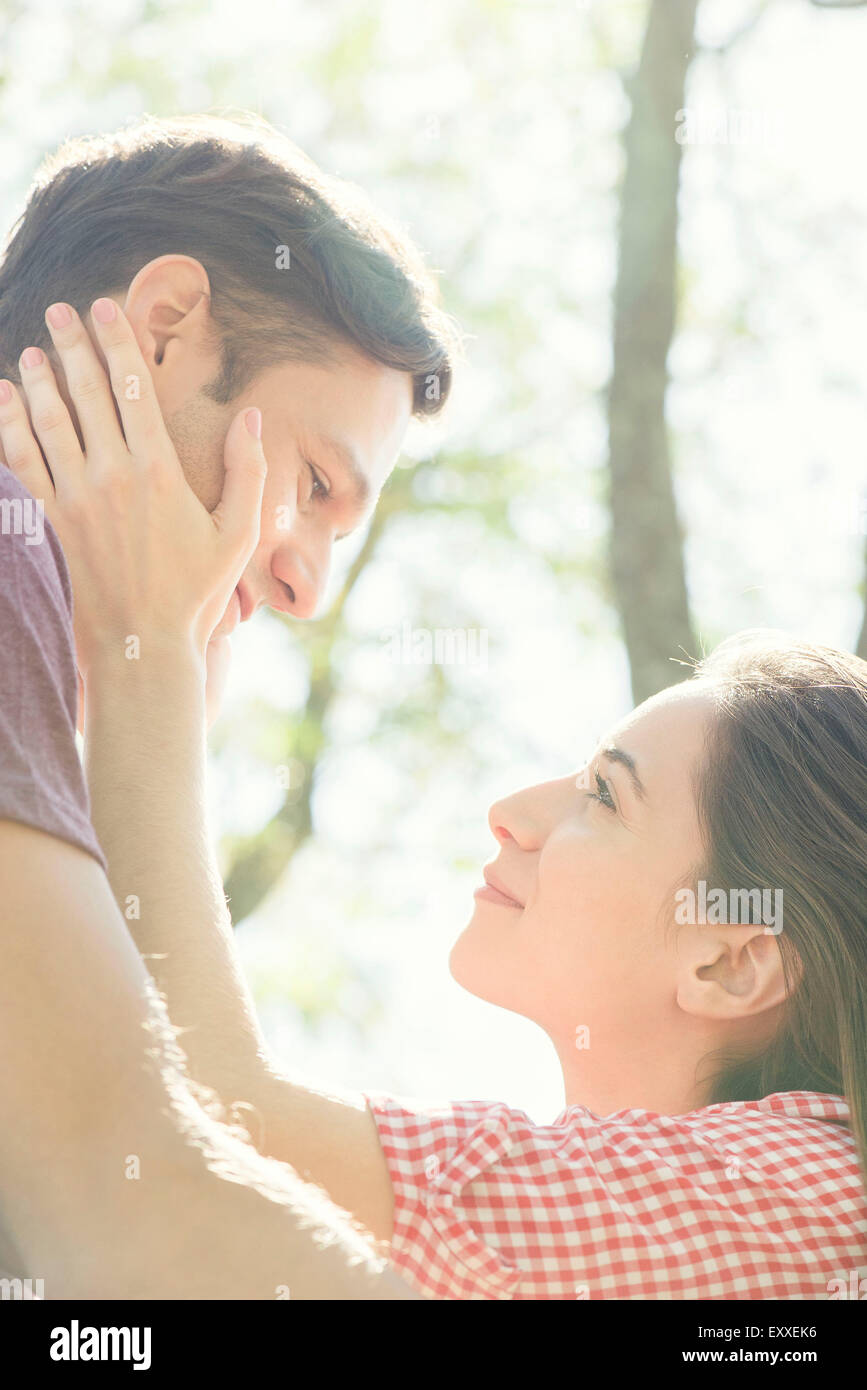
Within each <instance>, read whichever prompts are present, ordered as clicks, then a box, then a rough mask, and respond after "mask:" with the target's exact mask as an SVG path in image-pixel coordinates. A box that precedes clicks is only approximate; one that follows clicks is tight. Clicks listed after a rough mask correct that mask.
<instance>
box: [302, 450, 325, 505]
mask: <svg viewBox="0 0 867 1390" xmlns="http://www.w3.org/2000/svg"><path fill="white" fill-rule="evenodd" d="M304 462H305V463H306V464H307V467H308V468H309V469H310V477H311V479H312V483H313V485H312V487H311V489H310V496H311V498H314V497H318V498H320V499H322V500H323V501H324V499H325V498H326V497H330V496H331V490H330V488H329V487H328V484H327V483H326V481H325V479H324V478H323V477H322V475H321V474H320V473H319V472H318V471H317V469H315V468H314V467H313V464H312V463H311V462H310V460H309V459H305V460H304Z"/></svg>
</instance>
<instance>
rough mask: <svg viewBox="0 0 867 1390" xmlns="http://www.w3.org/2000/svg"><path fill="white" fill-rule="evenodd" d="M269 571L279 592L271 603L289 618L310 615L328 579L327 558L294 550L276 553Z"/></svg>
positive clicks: (312, 615)
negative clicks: (311, 555) (314, 556)
mask: <svg viewBox="0 0 867 1390" xmlns="http://www.w3.org/2000/svg"><path fill="white" fill-rule="evenodd" d="M271 573H272V575H273V576H274V579H275V580H276V581H277V584H278V586H279V588H280V591H281V594H282V595H283V599H282V601H280V602H277V603H274V604H273V606H274V607H275V608H279V609H280V610H281V611H282V612H285V613H289V614H291V615H292V617H293V618H300V619H307V618H312V617H314V616H315V614H316V610H317V609H318V607H319V605H320V603H321V602H322V596H323V594H324V593H325V585H326V583H327V582H328V558H327V557H316V558H312V557H308V556H306V555H302V554H301V553H299V552H298V551H289V550H286V551H282V552H278V554H277V555H275V556H274V559H273V562H272V565H271Z"/></svg>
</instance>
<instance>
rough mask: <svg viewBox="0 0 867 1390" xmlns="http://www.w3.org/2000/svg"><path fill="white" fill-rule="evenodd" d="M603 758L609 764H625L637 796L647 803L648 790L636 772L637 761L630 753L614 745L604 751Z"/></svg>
mask: <svg viewBox="0 0 867 1390" xmlns="http://www.w3.org/2000/svg"><path fill="white" fill-rule="evenodd" d="M602 756H603V758H607V759H608V760H609V762H612V763H622V764H623V766H624V767H625V768H626V771H627V772H628V773H629V777H630V781H631V782H632V785H633V787H634V788H635V794H636V796H638V797H640V798H641V800H642V801H646V800H647V789H646V787H645V785H644V783H643V782H642V780H641V778H640V777H639V775H638V773H637V772H636V770H635V759H634V758H633V757H631V756H630V755H629V753H626V752H624V750H623V749H622V748H615V746H614V745H613V744H612V745H611V746H610V747H608V748H603V749H602Z"/></svg>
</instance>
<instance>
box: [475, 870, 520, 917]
mask: <svg viewBox="0 0 867 1390" xmlns="http://www.w3.org/2000/svg"><path fill="white" fill-rule="evenodd" d="M484 874H485V886H484V888H477V889H476V891H475V893H474V894H473V897H474V898H480V899H481V900H482V901H483V902H488V903H496V904H497V906H498V907H511V908H517V909H518V910H519V911H521V912H522V911H523V909H524V904H523V903H521V902H518V899H517V898H513V897H512V895H511V893H507V892H506V889H505V887H504V885H503V884H501V883H500V882H499V881H498V880H497V879H496V878H495V877H494V875H493V874H492V873H491V870H490V869H489V868H486V869H485V871H484Z"/></svg>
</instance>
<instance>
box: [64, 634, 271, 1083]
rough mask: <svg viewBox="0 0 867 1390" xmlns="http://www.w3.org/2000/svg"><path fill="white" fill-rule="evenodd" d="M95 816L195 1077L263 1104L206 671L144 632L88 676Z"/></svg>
mask: <svg viewBox="0 0 867 1390" xmlns="http://www.w3.org/2000/svg"><path fill="white" fill-rule="evenodd" d="M85 710H86V728H85V750H86V765H87V774H88V781H89V785H90V795H91V802H92V816H93V823H94V826H95V828H96V832H97V834H98V836H99V839H100V841H101V843H102V845H103V848H104V850H105V854H106V858H107V860H108V873H109V880H110V883H111V886H112V890H113V892H114V895H115V897H116V899H117V901H118V903H119V905H120V909H121V912H122V913H123V916H124V918H125V920H126V922H127V925H128V927H129V930H130V932H131V934H132V936H133V939H134V940H135V942H136V945H137V946H138V948H139V950H140V951H141V953H142V955H143V956H144V957H145V958H146V961H147V964H148V967H149V969H150V971H151V973H152V975H153V976H154V979H155V980H156V982H157V985H158V987H159V989H160V990H161V992H162V993H163V995H164V996H165V999H166V1003H167V1007H168V1012H169V1017H170V1018H171V1021H172V1024H173V1025H174V1026H175V1027H176V1028H178V1029H180V1030H181V1032H180V1037H179V1042H180V1044H181V1046H182V1047H183V1049H184V1051H185V1052H186V1054H187V1058H188V1062H189V1070H190V1074H191V1076H192V1077H193V1078H194V1080H196V1081H197V1082H199V1083H200V1084H202V1085H205V1086H209V1087H212V1088H213V1089H214V1090H215V1091H216V1092H217V1093H218V1095H219V1096H220V1099H221V1100H222V1101H224V1102H225V1103H226V1104H230V1103H232V1102H234V1101H238V1100H241V1101H247V1102H249V1103H252V1104H253V1105H255V1104H256V1098H257V1092H258V1090H259V1087H260V1084H261V1083H263V1082H264V1081H265V1079H266V1077H267V1073H268V1067H267V1062H266V1053H265V1044H264V1039H263V1037H262V1035H261V1032H260V1029H259V1026H258V1022H257V1019H256V1014H255V1008H254V1005H253V1001H252V998H251V996H250V993H249V990H248V988H247V985H246V983H245V981H244V978H243V975H242V973H241V970H240V966H239V963H238V960H237V956H236V952H235V946H234V941H233V938H232V926H231V921H230V918H229V913H228V910H227V907H226V900H225V896H224V893H223V886H222V882H221V880H220V874H219V871H218V868H217V864H216V860H215V856H214V852H213V849H212V846H211V841H210V836H209V833H208V826H207V817H206V811H205V767H206V751H205V698H204V669H203V664H202V661H201V659H200V658H199V657H198V656H197V654H196V652H195V651H194V649H193V647H192V645H190V646H189V647H187V646H186V645H185V644H183V643H170V642H168V641H167V640H165V639H162V638H152V639H148V638H147V637H142V638H141V639H140V651H139V653H138V655H137V656H134V657H132V659H128V658H127V655H126V649H124V650H121V651H112V652H106V653H105V654H104V655H103V657H102V658H101V659H100V661H99V662H98V663H97V664H95V665H94V666H93V667H92V669H91V670H90V671H89V672H88V683H87V691H86V705H85Z"/></svg>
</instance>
